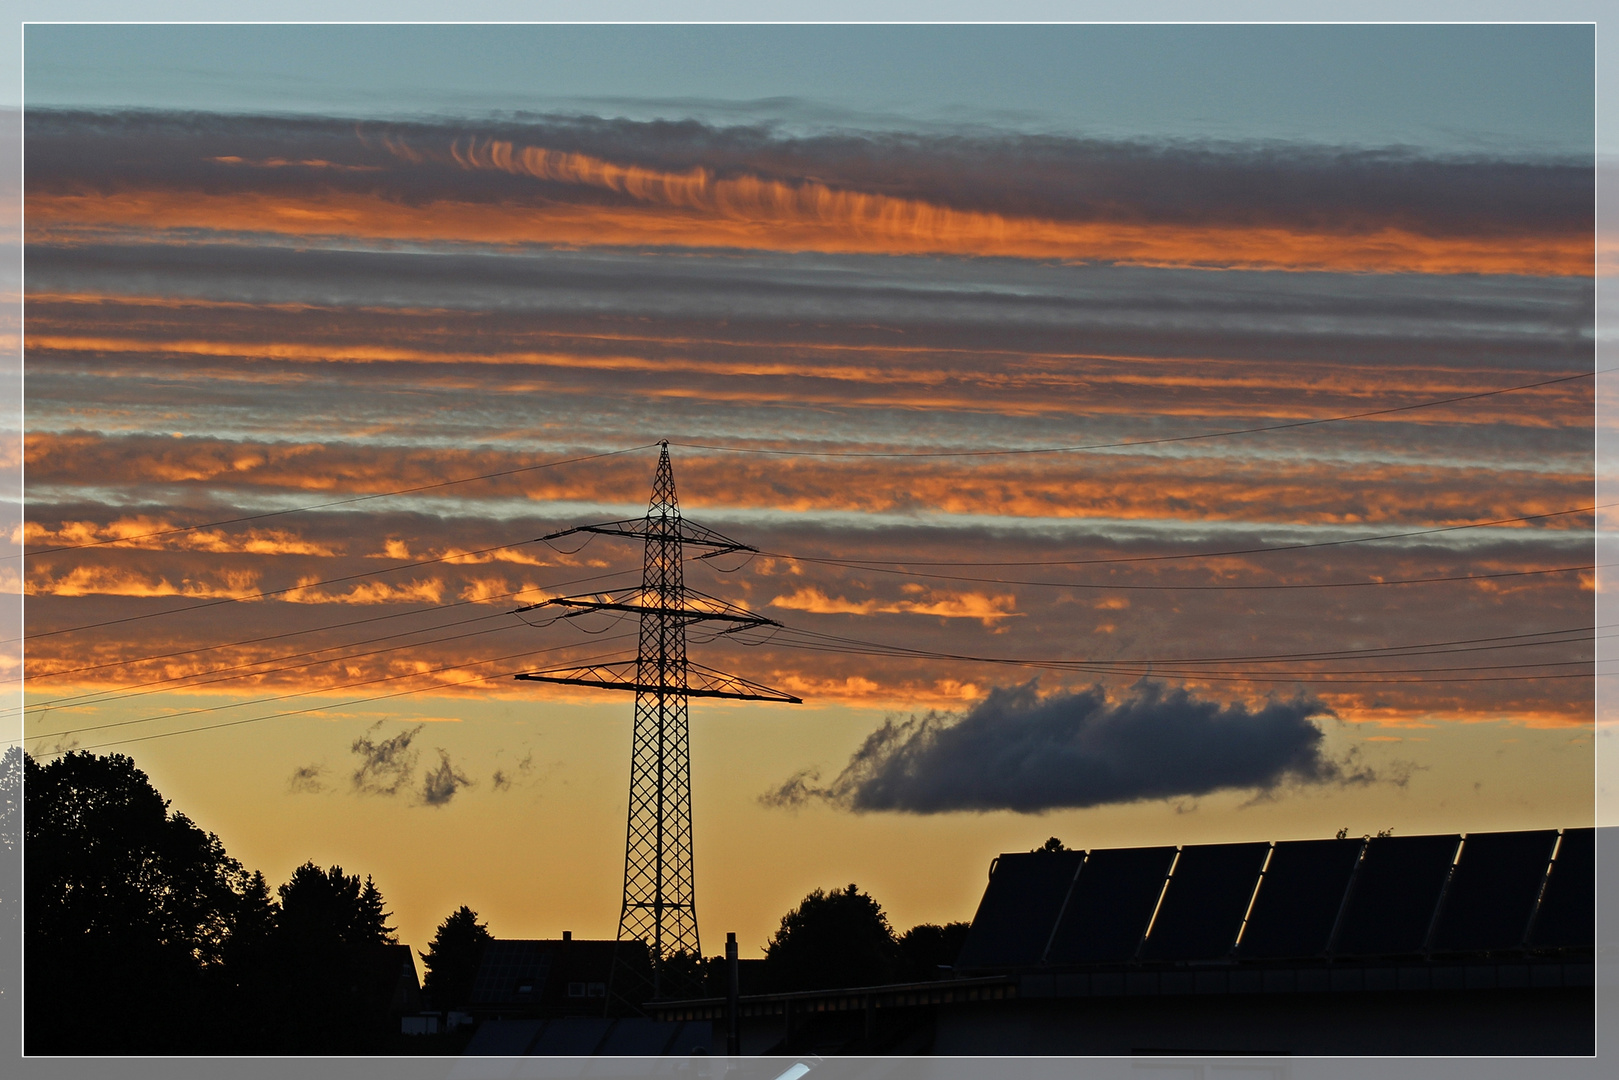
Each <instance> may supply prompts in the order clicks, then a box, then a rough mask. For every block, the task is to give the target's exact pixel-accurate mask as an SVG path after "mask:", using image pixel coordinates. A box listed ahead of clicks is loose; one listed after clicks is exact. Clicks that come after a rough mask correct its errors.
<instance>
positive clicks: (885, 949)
mask: <svg viewBox="0 0 1619 1080" xmlns="http://www.w3.org/2000/svg"><path fill="white" fill-rule="evenodd" d="M895 959H896V945H895V942H894V931H893V928H892V927H890V926H889V925H888V916H887V915H885V914H883V909H882V905H881V904H879V903H877V901H875V900H873V899H872V898H871V897H870V896H867V895H866V894H865V893H863V892H861V891H860V890H859V889H858V888H857V887H856V886H854V885H853V884H851V885H850V886H849V887H848V888H847V889H844V890H842V891H841V892H840V891H838V890H836V889H834V890H833V891H831V892H822V891H821V890H820V889H816V890H815V891H814V892H812V893H810V894H809V895H808V896H806V897H804V902H803V903H802V904H800V905H798V907H796V908H794V909H793V910H792V911H789V912H788V913H787V914H785V915H783V916H782V917H781V928H780V929H779V930H777V931H776V933H775V936H774V937H772V938H771V939H770V943H769V944H768V945H766V946H765V963H766V970H767V972H768V978H769V981H770V985H771V987H772V988H774V989H777V990H820V989H829V988H832V987H839V986H873V985H876V984H878V983H884V982H889V981H891V980H892V979H893V976H894V962H895Z"/></svg>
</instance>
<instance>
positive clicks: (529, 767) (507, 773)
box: [490, 750, 534, 791]
mask: <svg viewBox="0 0 1619 1080" xmlns="http://www.w3.org/2000/svg"><path fill="white" fill-rule="evenodd" d="M533 771H534V752H533V751H532V750H531V751H529V752H528V753H527V754H524V755H523V759H522V760H521V761H519V762H518V763H517V764H516V765H514V766H513V767H512V768H511V769H510V770H508V769H505V768H500V769H496V770H495V775H494V776H493V777H491V778H490V782H491V783H492V784H493V786H494V790H496V791H510V790H511V787H512V785H513V784H514V783H521V782H522V781H523V780H526V779H527V778H528V776H529V774H530V773H532V772H533Z"/></svg>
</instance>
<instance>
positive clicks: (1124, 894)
mask: <svg viewBox="0 0 1619 1080" xmlns="http://www.w3.org/2000/svg"><path fill="white" fill-rule="evenodd" d="M1174 858H1175V849H1174V848H1172V847H1155V848H1109V849H1107V850H1104V851H1093V852H1091V853H1090V857H1089V858H1087V859H1086V860H1085V866H1084V868H1083V869H1081V870H1080V872H1079V878H1078V880H1076V881H1075V882H1074V891H1073V895H1072V896H1070V897H1069V899H1068V907H1067V909H1066V910H1064V912H1063V915H1062V920H1061V922H1059V923H1058V925H1057V933H1056V937H1055V938H1054V939H1053V940H1052V942H1051V952H1050V954H1049V956H1048V959H1049V960H1050V961H1051V962H1052V963H1054V964H1085V963H1096V962H1108V961H1120V960H1128V959H1130V958H1131V957H1133V956H1134V955H1135V952H1136V946H1137V945H1139V944H1140V942H1141V935H1142V934H1143V933H1145V932H1146V929H1147V921H1148V920H1149V919H1151V918H1152V910H1153V908H1154V907H1155V906H1156V905H1157V903H1158V897H1159V895H1160V894H1161V893H1162V891H1163V887H1164V875H1165V874H1167V873H1169V864H1170V861H1171V860H1173V859H1174Z"/></svg>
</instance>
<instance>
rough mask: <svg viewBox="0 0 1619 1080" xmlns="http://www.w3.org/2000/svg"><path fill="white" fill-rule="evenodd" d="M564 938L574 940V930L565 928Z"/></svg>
mask: <svg viewBox="0 0 1619 1080" xmlns="http://www.w3.org/2000/svg"><path fill="white" fill-rule="evenodd" d="M562 940H563V941H572V940H573V931H572V930H564V931H562Z"/></svg>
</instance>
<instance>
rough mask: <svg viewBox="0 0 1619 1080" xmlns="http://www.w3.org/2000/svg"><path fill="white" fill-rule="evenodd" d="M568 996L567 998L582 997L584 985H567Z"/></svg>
mask: <svg viewBox="0 0 1619 1080" xmlns="http://www.w3.org/2000/svg"><path fill="white" fill-rule="evenodd" d="M568 996H569V997H584V996H585V984H584V983H569V984H568Z"/></svg>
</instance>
